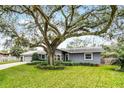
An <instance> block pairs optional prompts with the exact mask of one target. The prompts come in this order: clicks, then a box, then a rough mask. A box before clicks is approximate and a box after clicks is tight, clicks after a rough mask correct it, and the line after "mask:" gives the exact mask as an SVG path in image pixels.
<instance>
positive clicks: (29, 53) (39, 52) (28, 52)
mask: <svg viewBox="0 0 124 93" xmlns="http://www.w3.org/2000/svg"><path fill="white" fill-rule="evenodd" d="M34 53H38V54H46V52H45V51H39V50H38V51H27V52H24V53H22V54H21V55H28V56H30V55H33V54H34Z"/></svg>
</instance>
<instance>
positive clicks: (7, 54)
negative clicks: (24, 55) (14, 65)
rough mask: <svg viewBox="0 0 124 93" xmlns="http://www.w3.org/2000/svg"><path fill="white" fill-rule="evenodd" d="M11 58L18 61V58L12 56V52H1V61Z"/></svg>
mask: <svg viewBox="0 0 124 93" xmlns="http://www.w3.org/2000/svg"><path fill="white" fill-rule="evenodd" d="M10 60H17V61H18V58H16V57H14V56H11V54H10V53H4V52H0V62H6V61H10Z"/></svg>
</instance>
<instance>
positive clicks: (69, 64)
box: [61, 62, 100, 66]
mask: <svg viewBox="0 0 124 93" xmlns="http://www.w3.org/2000/svg"><path fill="white" fill-rule="evenodd" d="M61 64H63V65H65V66H100V65H99V64H93V63H75V62H62V63H61Z"/></svg>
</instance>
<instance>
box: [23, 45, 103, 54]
mask: <svg viewBox="0 0 124 93" xmlns="http://www.w3.org/2000/svg"><path fill="white" fill-rule="evenodd" d="M57 50H60V51H63V52H68V53H84V52H103V48H101V47H86V48H65V49H57ZM34 53H38V54H46V52H45V51H43V50H33V51H27V52H24V53H22V54H21V55H28V56H29V55H33V54H34Z"/></svg>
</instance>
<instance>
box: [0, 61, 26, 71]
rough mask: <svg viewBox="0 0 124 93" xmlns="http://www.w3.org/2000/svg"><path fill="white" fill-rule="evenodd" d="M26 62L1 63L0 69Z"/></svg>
mask: <svg viewBox="0 0 124 93" xmlns="http://www.w3.org/2000/svg"><path fill="white" fill-rule="evenodd" d="M26 63H28V62H16V63H10V64H3V65H0V70H2V69H7V68H10V67H14V66H18V65H22V64H26Z"/></svg>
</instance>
